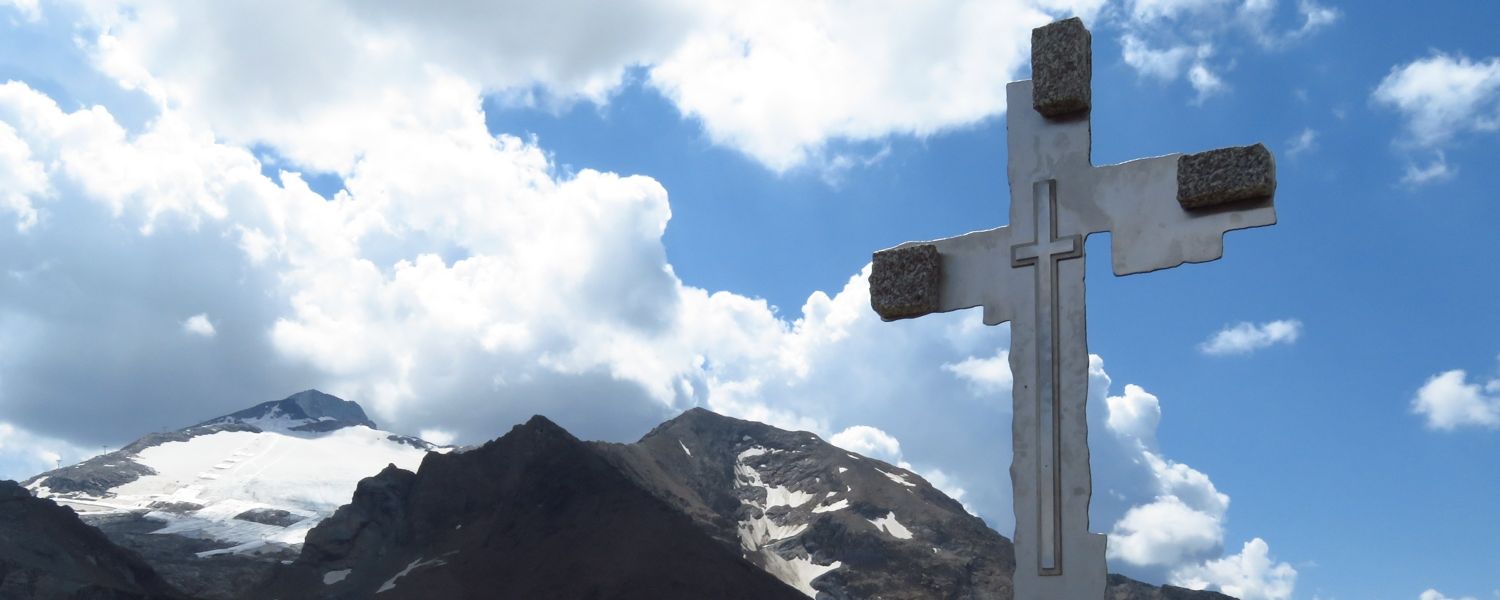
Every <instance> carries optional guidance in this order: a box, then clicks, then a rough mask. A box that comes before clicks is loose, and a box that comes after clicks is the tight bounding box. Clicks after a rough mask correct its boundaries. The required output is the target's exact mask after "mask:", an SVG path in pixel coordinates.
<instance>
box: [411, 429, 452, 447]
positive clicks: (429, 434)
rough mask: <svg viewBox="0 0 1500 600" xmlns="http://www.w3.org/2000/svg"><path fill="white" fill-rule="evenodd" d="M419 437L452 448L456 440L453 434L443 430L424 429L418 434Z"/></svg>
mask: <svg viewBox="0 0 1500 600" xmlns="http://www.w3.org/2000/svg"><path fill="white" fill-rule="evenodd" d="M417 437H419V438H422V439H424V440H427V441H429V442H432V443H434V444H437V445H439V446H451V445H452V444H453V440H454V439H455V438H454V436H453V433H452V432H450V431H444V430H442V429H423V430H422V431H421V432H420V433H418V434H417Z"/></svg>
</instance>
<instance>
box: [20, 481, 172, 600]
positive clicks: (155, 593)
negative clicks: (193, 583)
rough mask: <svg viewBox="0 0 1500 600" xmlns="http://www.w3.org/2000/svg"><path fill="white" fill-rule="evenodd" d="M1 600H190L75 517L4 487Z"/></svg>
mask: <svg viewBox="0 0 1500 600" xmlns="http://www.w3.org/2000/svg"><path fill="white" fill-rule="evenodd" d="M0 598H77V599H84V598H89V599H120V600H124V599H127V598H131V599H134V598H186V596H183V595H182V594H181V593H180V592H178V591H177V590H175V589H173V588H172V586H170V585H168V584H167V583H166V582H165V581H164V580H162V578H161V577H160V576H159V575H157V574H156V572H155V571H153V570H152V569H151V567H150V566H148V565H147V564H146V562H145V561H143V560H141V558H140V557H139V556H136V555H135V554H134V553H132V552H129V551H127V550H123V549H121V548H119V547H118V546H116V545H114V544H113V543H110V541H109V540H108V539H107V538H105V537H104V534H102V533H100V532H99V530H98V529H95V528H93V527H89V526H88V525H85V524H84V523H83V522H82V521H80V520H79V519H78V516H77V515H75V514H74V513H73V511H71V510H68V509H66V508H63V507H61V506H58V505H57V504H56V503H54V502H52V501H50V500H45V499H41V498H35V497H33V496H32V495H31V494H30V493H28V492H27V491H26V490H25V489H24V488H22V487H21V486H20V485H19V484H17V483H16V482H14V481H0Z"/></svg>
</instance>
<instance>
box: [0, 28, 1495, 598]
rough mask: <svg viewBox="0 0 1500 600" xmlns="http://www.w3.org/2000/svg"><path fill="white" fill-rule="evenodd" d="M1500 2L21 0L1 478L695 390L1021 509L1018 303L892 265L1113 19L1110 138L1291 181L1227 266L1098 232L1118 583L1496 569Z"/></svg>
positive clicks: (491, 432)
mask: <svg viewBox="0 0 1500 600" xmlns="http://www.w3.org/2000/svg"><path fill="white" fill-rule="evenodd" d="M1497 11H1500V9H1497V8H1492V7H1489V6H1487V5H1483V4H1477V3H1467V4H1463V5H1460V4H1458V3H1422V4H1417V3H1411V4H1397V3H1379V4H1378V5H1376V3H1359V4H1352V3H1351V4H1344V3H1336V2H1311V1H1302V2H1290V1H1283V2H1276V1H1274V0H1272V1H1266V0H1245V1H1240V0H1133V1H1126V2H1109V1H1104V0H1096V1H1077V2H1060V1H1057V0H1047V1H1041V0H1038V1H1037V2H1025V1H1021V0H1015V1H1009V2H973V3H964V2H942V3H921V4H920V5H916V4H904V3H891V4H890V5H889V6H883V7H882V9H881V10H878V11H877V10H871V9H869V7H868V6H864V5H861V4H859V3H848V2H826V3H797V2H786V3H782V2H768V3H760V4H758V5H757V6H755V7H752V8H745V7H736V6H733V5H729V4H722V5H721V4H714V3H679V2H669V1H665V0H662V1H640V2H627V3H618V4H616V5H611V7H610V8H609V9H608V10H601V9H599V8H598V7H591V6H590V5H589V4H588V3H571V2H557V3H551V4H549V5H548V6H545V7H543V6H533V5H527V4H525V3H506V2H496V3H464V2H459V3H448V4H443V5H441V6H440V7H439V8H437V9H432V10H423V11H418V10H417V9H415V8H410V7H404V6H400V5H394V4H383V3H375V4H365V5H360V6H359V7H358V8H355V7H354V6H352V5H348V4H344V3H340V2H325V3H287V4H282V3H262V4H257V5H255V6H254V7H239V8H237V9H234V10H230V9H225V8H223V7H213V8H209V7H207V6H198V5H196V4H194V3H174V2H169V1H165V0H163V1H160V2H158V1H144V0H143V1H140V2H135V1H123V0H122V1H120V2H102V3H83V4H74V3H58V4H51V3H42V4H36V3H34V2H27V1H24V0H21V1H11V2H0V31H3V35H0V81H3V80H9V81H11V83H7V84H5V85H4V87H0V264H3V266H4V268H5V270H6V272H7V274H8V277H6V278H5V279H4V282H3V283H0V476H4V477H24V476H27V475H30V474H32V473H34V472H36V471H38V470H40V469H43V468H45V467H49V466H51V464H52V463H53V461H54V460H63V461H70V460H75V459H77V458H78V457H80V456H83V455H86V454H87V453H89V452H91V451H97V449H98V448H99V447H101V446H111V445H114V446H118V445H119V444H122V443H125V442H128V441H130V440H131V439H134V438H135V437H138V436H139V435H141V434H143V433H145V432H147V431H151V430H156V429H161V428H164V427H174V428H175V427H179V426H182V425H186V424H189V423H192V422H197V421H199V420H202V419H204V418H208V417H212V416H215V415H218V414H222V413H226V412H229V411H232V410H235V409H237V408H241V407H243V406H246V405H249V404H253V403H256V402H260V401H264V400H268V399H274V398H280V397H283V396H285V395H288V394H290V393H292V392H295V391H298V390H301V389H304V388H307V387H318V388H320V389H324V390H326V391H329V392H332V393H336V394H338V395H340V396H343V397H345V398H348V399H352V400H356V401H359V402H360V403H361V404H363V405H364V406H366V408H367V409H368V410H369V411H370V412H371V413H372V416H373V417H374V418H375V420H376V421H377V422H379V423H381V424H382V426H384V427H386V428H388V429H392V430H396V431H401V432H408V433H420V434H422V435H424V436H429V437H435V438H449V437H451V438H452V439H455V440H457V441H459V442H475V441H481V440H484V439H488V438H490V437H493V436H495V435H498V434H499V433H501V432H504V431H506V430H508V429H509V427H510V426H511V425H513V424H514V423H517V422H520V421H522V420H524V419H525V418H526V417H528V416H530V415H531V414H533V413H542V414H546V415H548V416H550V417H552V418H554V419H556V420H558V421H559V422H561V423H562V424H563V425H565V426H567V427H569V428H570V429H571V430H573V431H574V432H575V433H577V434H579V435H580V436H582V437H587V438H594V439H610V440H618V441H626V440H631V439H634V438H636V437H638V436H640V435H641V434H643V433H644V432H645V431H646V430H648V429H649V427H650V426H651V425H653V424H655V423H656V422H659V421H661V420H663V419H665V418H668V417H670V416H671V415H673V414H675V413H676V412H678V411H681V410H683V409H685V408H688V407H691V406H706V407H708V408H711V409H713V410H717V411H720V412H724V413H726V414H732V415H736V416H741V417H745V418H754V419H759V420H764V421H767V422H771V423H773V424H777V425H779V426H785V427H796V428H802V429H807V430H810V431H814V432H815V433H818V434H819V435H822V436H824V437H825V438H829V439H832V440H834V441H835V442H836V443H839V444H841V445H844V446H845V447H848V448H851V449H855V450H858V451H861V452H865V453H868V454H872V455H875V456H879V457H881V458H883V459H886V460H889V461H891V462H900V463H905V464H906V465H908V468H911V469H913V470H915V471H916V472H918V473H920V474H922V475H923V476H924V477H926V478H928V479H929V480H930V481H932V482H933V483H934V484H936V485H939V486H941V487H943V488H944V489H947V490H949V491H950V493H952V494H953V495H955V496H958V497H959V498H960V499H961V500H962V501H963V502H965V504H966V505H968V506H969V507H970V508H971V510H974V511H976V512H978V513H979V514H981V515H982V516H984V517H985V518H986V519H987V520H988V521H989V522H990V523H991V524H992V525H994V526H995V527H996V528H997V529H999V530H1000V531H1001V532H1002V533H1006V534H1007V535H1008V534H1009V533H1010V528H1011V527H1012V526H1013V523H1012V522H1011V520H1010V519H1011V516H1010V504H1009V503H1010V491H1009V481H1008V478H1007V475H1006V470H1005V468H1006V465H1007V463H1008V462H1009V441H1008V433H1007V432H1008V430H1009V395H1010V394H1009V388H1008V386H1009V378H1008V373H1005V372H1004V368H1003V365H1004V364H1005V361H1004V355H1003V351H1004V350H1005V349H1006V348H1007V347H1008V338H1007V335H1008V334H1007V332H1006V330H1005V328H1003V327H1001V328H984V327H982V326H979V325H978V323H977V320H978V316H977V315H976V314H969V313H963V314H950V315H942V316H935V317H928V318H924V319H921V320H918V321H912V322H902V323H891V324H887V323H881V322H879V320H878V319H876V318H874V315H873V313H871V312H870V311H869V309H868V292H867V289H866V288H865V287H864V283H863V278H862V269H864V268H865V266H866V264H867V263H868V261H869V257H870V253H871V252H872V251H873V250H876V249H879V248H883V247H888V246H891V245H894V244H897V243H900V242H902V241H906V240H914V239H932V238H936V237H944V236H949V235H956V234H959V233H963V232H966V231H970V230H974V229H982V228H989V227H995V226H998V225H1002V224H1004V222H1005V219H1006V214H1007V212H1008V207H1007V205H1006V203H1007V200H1006V197H1005V193H1004V191H1005V186H1006V182H1005V179H1004V176H1005V170H1004V165H1005V160H1006V156H1005V144H1004V134H1005V110H1006V107H1005V106H1004V100H1003V93H1001V92H1002V91H1003V86H1004V83H1005V82H1007V81H1010V80H1014V79H1023V78H1026V77H1027V76H1028V68H1029V67H1028V65H1027V59H1028V54H1027V44H1028V43H1029V30H1030V28H1031V27H1034V26H1037V25H1040V24H1043V23H1045V22H1047V21H1048V20H1050V19H1052V18H1056V17H1061V16H1067V15H1070V14H1081V15H1083V16H1084V18H1085V19H1086V20H1087V23H1088V25H1089V26H1090V28H1091V29H1092V30H1093V32H1094V50H1095V58H1094V65H1095V67H1094V111H1093V135H1094V161H1095V163H1096V164H1106V163H1113V162H1120V161H1123V160H1129V159H1133V158H1138V157H1145V156H1154V155H1160V154H1166V153H1171V152H1191V151H1199V150H1205V149H1209V148H1216V147H1222V146H1229V145H1240V144H1245V143H1251V142H1256V141H1260V142H1264V143H1265V144H1267V145H1268V146H1269V147H1270V148H1271V149H1272V150H1273V152H1275V154H1276V156H1277V166H1278V179H1279V188H1278V192H1277V207H1278V214H1279V217H1280V222H1279V223H1278V224H1277V225H1276V226H1274V227H1271V228H1265V229H1257V230H1250V231H1240V232H1234V233H1231V234H1229V235H1228V236H1227V238H1226V243H1225V257H1224V259H1222V260H1220V261H1218V262H1214V263H1209V264H1203V265H1186V266H1183V267H1180V268H1177V269H1173V270H1169V271H1164V272H1158V273H1152V274H1147V275H1136V276H1130V277H1126V278H1116V277H1114V276H1112V274H1111V273H1110V272H1109V268H1108V263H1107V260H1106V258H1107V256H1108V253H1109V244H1108V242H1107V240H1106V239H1104V238H1103V237H1102V236H1096V237H1095V238H1094V239H1091V240H1090V242H1089V244H1088V248H1087V249H1088V252H1089V253H1090V261H1089V272H1088V282H1089V283H1090V286H1089V290H1088V293H1089V318H1090V322H1089V346H1090V351H1091V352H1092V353H1094V354H1096V355H1098V357H1099V359H1100V360H1099V362H1097V363H1096V365H1095V366H1096V369H1095V371H1094V373H1093V378H1092V380H1091V381H1092V384H1093V386H1092V391H1091V393H1092V394H1093V395H1094V396H1093V397H1092V398H1091V411H1092V412H1091V419H1092V420H1091V432H1092V434H1093V435H1092V437H1091V445H1092V446H1093V451H1094V455H1095V473H1096V474H1095V480H1096V486H1095V503H1094V508H1093V512H1092V518H1093V521H1094V525H1093V529H1094V530H1095V531H1101V532H1108V533H1111V538H1112V542H1111V543H1112V549H1111V554H1110V564H1111V568H1112V569H1115V570H1120V571H1123V572H1127V573H1130V574H1132V575H1136V576H1138V577H1142V578H1145V579H1147V580H1151V581H1155V582H1174V583H1179V584H1184V585H1192V586H1194V587H1208V588H1211V589H1221V590H1224V591H1226V592H1228V593H1231V594H1234V595H1239V596H1242V597H1245V598H1304V599H1311V598H1322V599H1332V598H1344V599H1353V598H1389V599H1415V598H1420V599H1421V600H1442V599H1444V598H1452V599H1455V600H1459V599H1466V598H1467V599H1474V600H1480V599H1491V598H1500V578H1497V575H1496V573H1500V552H1496V551H1495V542H1494V541H1495V540H1497V539H1500V516H1497V515H1500V513H1497V512H1496V511H1495V510H1494V508H1493V505H1494V500H1493V499H1494V498H1495V497H1496V496H1497V492H1500V466H1497V464H1500V463H1497V461H1496V460H1495V458H1494V457H1496V456H1500V315H1497V313H1496V311H1495V310H1493V308H1492V307H1493V306H1494V301H1493V299H1494V298H1495V296H1496V293H1497V282H1500V277H1497V275H1500V267H1496V263H1495V260H1494V259H1493V257H1500V235H1496V233H1495V231H1496V228H1495V224H1496V223H1500V203H1497V202H1496V201H1495V199H1494V198H1493V196H1494V193H1493V191H1492V190H1495V189H1500V174H1497V173H1496V171H1495V169H1493V168H1490V165H1491V164H1492V163H1493V156H1494V151H1495V149H1496V147H1497V145H1496V144H1497V141H1500V138H1497V135H1500V134H1497V132H1496V130H1497V129H1500V58H1497V57H1500V40H1497V39H1496V38H1495V37H1494V36H1493V34H1492V30H1493V26H1494V24H1495V23H1496V22H1500V14H1497ZM1241 324H1243V325H1241ZM1215 340H1218V343H1215ZM1132 386H1133V387H1132ZM1157 416H1159V421H1158V420H1157Z"/></svg>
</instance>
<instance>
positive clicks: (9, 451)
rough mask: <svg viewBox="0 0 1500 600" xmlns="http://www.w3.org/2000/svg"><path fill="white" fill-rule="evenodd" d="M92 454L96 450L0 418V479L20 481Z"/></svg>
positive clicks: (95, 452)
mask: <svg viewBox="0 0 1500 600" xmlns="http://www.w3.org/2000/svg"><path fill="white" fill-rule="evenodd" d="M95 454H98V452H97V451H89V450H85V449H83V448H81V447H78V446H75V445H73V444H71V443H69V442H66V441H63V440H59V439H55V438H51V437H47V436H44V435H37V434H35V433H32V432H30V431H27V430H25V429H22V428H20V427H18V426H16V425H15V424H13V423H7V422H5V421H0V479H12V480H16V481H20V480H23V479H26V478H28V477H31V476H32V475H35V474H37V473H39V472H42V471H45V470H48V469H52V468H55V467H56V466H57V465H59V464H71V463H74V462H78V461H80V460H83V459H85V458H88V457H90V456H93V455H95Z"/></svg>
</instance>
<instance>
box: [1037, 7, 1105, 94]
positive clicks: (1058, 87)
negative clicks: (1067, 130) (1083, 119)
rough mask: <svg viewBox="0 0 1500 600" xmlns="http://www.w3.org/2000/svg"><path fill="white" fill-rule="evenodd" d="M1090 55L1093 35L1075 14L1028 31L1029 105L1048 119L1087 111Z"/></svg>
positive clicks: (1090, 86) (1090, 87)
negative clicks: (1029, 63)
mask: <svg viewBox="0 0 1500 600" xmlns="http://www.w3.org/2000/svg"><path fill="white" fill-rule="evenodd" d="M1093 56H1094V52H1093V36H1091V35H1090V34H1089V30H1088V29H1087V28H1085V27H1084V26H1083V21H1082V20H1081V19H1079V18H1078V17H1073V18H1071V19H1065V20H1062V21H1057V22H1055V23H1052V24H1050V25H1046V26H1044V27H1038V28H1036V29H1033V30H1031V79H1032V81H1033V82H1034V85H1035V90H1034V92H1033V95H1032V97H1031V105H1032V108H1035V109H1036V111H1037V112H1039V113H1042V116H1044V117H1048V118H1059V117H1066V116H1069V115H1072V114H1074V113H1077V112H1080V111H1085V110H1088V108H1089V106H1090V103H1091V102H1092V94H1093V93H1092V80H1093V73H1094V67H1093Z"/></svg>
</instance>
